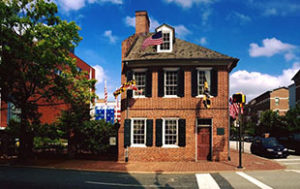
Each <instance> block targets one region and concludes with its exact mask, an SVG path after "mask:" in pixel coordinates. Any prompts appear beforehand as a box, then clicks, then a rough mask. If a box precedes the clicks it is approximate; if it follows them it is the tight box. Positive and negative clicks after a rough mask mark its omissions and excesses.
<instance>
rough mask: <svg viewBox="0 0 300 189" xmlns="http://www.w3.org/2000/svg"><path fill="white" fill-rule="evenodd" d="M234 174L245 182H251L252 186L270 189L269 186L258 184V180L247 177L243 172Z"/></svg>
mask: <svg viewBox="0 0 300 189" xmlns="http://www.w3.org/2000/svg"><path fill="white" fill-rule="evenodd" d="M236 174H238V175H240V176H241V177H243V178H245V179H246V180H248V181H250V182H252V183H253V184H255V185H256V186H258V187H260V188H262V189H272V188H271V187H270V186H268V185H266V184H264V183H262V182H260V181H259V180H257V179H255V178H253V177H251V176H249V175H247V174H246V173H244V172H236Z"/></svg>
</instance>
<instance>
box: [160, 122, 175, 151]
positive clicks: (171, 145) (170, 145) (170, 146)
mask: <svg viewBox="0 0 300 189" xmlns="http://www.w3.org/2000/svg"><path fill="white" fill-rule="evenodd" d="M162 120H163V123H162V147H163V148H179V118H174V117H173V118H171V117H170V118H162ZM167 120H172V121H173V120H175V121H176V144H166V139H165V137H166V133H165V131H166V121H167Z"/></svg>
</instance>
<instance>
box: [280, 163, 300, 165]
mask: <svg viewBox="0 0 300 189" xmlns="http://www.w3.org/2000/svg"><path fill="white" fill-rule="evenodd" d="M283 164H284V165H299V164H300V162H299V163H286V162H283Z"/></svg>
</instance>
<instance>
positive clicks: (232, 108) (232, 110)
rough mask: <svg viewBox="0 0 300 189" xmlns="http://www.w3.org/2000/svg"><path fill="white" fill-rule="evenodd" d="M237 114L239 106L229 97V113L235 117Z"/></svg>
mask: <svg viewBox="0 0 300 189" xmlns="http://www.w3.org/2000/svg"><path fill="white" fill-rule="evenodd" d="M238 114H239V106H238V104H237V103H233V101H232V98H231V97H230V98H229V115H230V116H231V117H232V118H233V119H235V118H236V116H238Z"/></svg>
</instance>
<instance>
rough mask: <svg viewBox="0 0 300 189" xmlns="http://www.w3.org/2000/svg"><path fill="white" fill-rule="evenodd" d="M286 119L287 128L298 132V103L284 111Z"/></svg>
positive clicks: (299, 124)
mask: <svg viewBox="0 0 300 189" xmlns="http://www.w3.org/2000/svg"><path fill="white" fill-rule="evenodd" d="M285 118H286V121H287V126H288V130H289V131H290V132H295V131H296V132H299V131H300V104H297V105H296V107H294V108H293V109H290V110H289V111H288V112H287V113H286V116H285Z"/></svg>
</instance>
